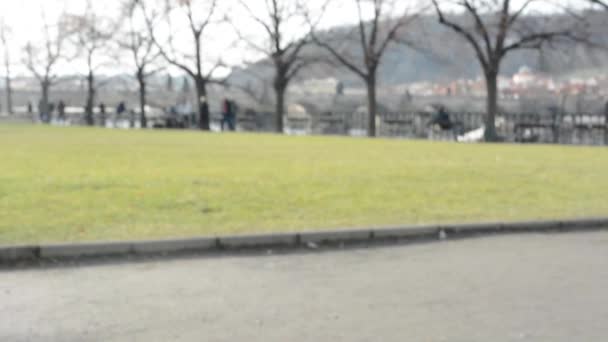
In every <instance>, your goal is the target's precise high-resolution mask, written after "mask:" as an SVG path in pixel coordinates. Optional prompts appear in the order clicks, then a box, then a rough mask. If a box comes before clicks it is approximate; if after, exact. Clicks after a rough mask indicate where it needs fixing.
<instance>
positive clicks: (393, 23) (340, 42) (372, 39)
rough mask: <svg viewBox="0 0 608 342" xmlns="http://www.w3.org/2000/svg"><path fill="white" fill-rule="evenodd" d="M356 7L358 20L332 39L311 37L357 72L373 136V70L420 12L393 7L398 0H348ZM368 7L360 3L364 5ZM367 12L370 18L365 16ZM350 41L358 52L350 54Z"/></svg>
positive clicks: (413, 7) (370, 131) (412, 8)
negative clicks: (361, 83) (364, 95)
mask: <svg viewBox="0 0 608 342" xmlns="http://www.w3.org/2000/svg"><path fill="white" fill-rule="evenodd" d="M349 1H350V2H351V3H352V2H353V1H354V4H355V5H356V7H357V14H358V23H357V25H356V26H355V28H354V29H353V30H351V31H349V32H346V33H345V34H344V35H339V36H335V35H334V36H333V38H334V41H331V40H330V39H323V38H321V37H320V35H318V34H316V33H314V31H313V35H312V37H313V40H314V42H315V43H316V44H317V45H319V46H320V47H322V48H324V49H325V50H326V51H327V52H329V54H330V55H331V56H332V57H333V58H334V59H335V61H337V62H338V63H339V64H341V65H342V66H344V67H346V68H347V69H348V70H350V71H351V72H353V73H354V74H356V75H357V76H359V77H360V78H361V79H362V80H363V82H364V83H365V86H366V88H367V106H368V122H367V134H368V136H370V137H374V136H376V115H377V97H376V91H377V81H378V80H377V73H378V68H379V67H380V65H381V63H382V58H383V56H384V54H385V52H386V51H387V48H388V47H389V46H390V45H391V44H392V43H396V42H400V41H401V42H405V40H404V39H402V37H403V35H404V32H403V31H404V30H405V29H406V27H407V26H408V25H410V24H412V23H413V22H414V21H415V20H416V19H417V18H418V15H419V13H420V11H419V9H418V8H416V7H418V4H417V3H416V2H414V3H415V4H414V5H413V6H411V7H408V8H406V9H403V10H397V7H396V6H397V5H398V4H401V2H399V1H396V0H349ZM368 5H369V7H367V8H368V11H366V10H365V9H364V6H368ZM370 16H371V19H369V20H368V19H367V18H369V17H370ZM353 42H355V44H356V45H354V46H358V50H359V52H358V53H356V54H355V55H352V54H351V50H352V47H353Z"/></svg>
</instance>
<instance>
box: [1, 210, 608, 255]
mask: <svg viewBox="0 0 608 342" xmlns="http://www.w3.org/2000/svg"><path fill="white" fill-rule="evenodd" d="M595 230H608V217H607V218H584V219H576V220H553V221H522V222H488V223H470V224H446V225H443V224H442V225H426V226H403V227H393V228H369V229H345V230H331V231H309V232H302V233H297V232H295V233H279V234H257V235H235V236H220V237H213V238H212V237H201V238H190V239H170V240H143V241H119V242H94V243H75V244H48V245H27V246H0V265H2V264H15V263H19V262H27V261H37V260H60V259H78V258H91V257H119V256H130V255H135V256H145V255H159V254H160V255H164V254H173V253H184V252H192V253H194V252H196V253H201V252H221V251H226V250H241V249H268V248H300V247H310V248H317V247H319V246H324V245H327V246H332V245H344V244H349V243H361V244H374V243H382V242H396V243H399V242H418V241H433V240H443V239H456V238H466V237H471V236H479V235H491V234H509V233H541V232H577V231H581V232H582V231H595Z"/></svg>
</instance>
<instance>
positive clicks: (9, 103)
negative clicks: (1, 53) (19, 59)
mask: <svg viewBox="0 0 608 342" xmlns="http://www.w3.org/2000/svg"><path fill="white" fill-rule="evenodd" d="M5 67H6V79H5V80H6V110H7V111H8V113H9V114H13V88H12V87H11V74H10V67H9V65H8V60H7V61H6V65H5Z"/></svg>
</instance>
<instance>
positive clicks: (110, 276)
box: [0, 233, 608, 342]
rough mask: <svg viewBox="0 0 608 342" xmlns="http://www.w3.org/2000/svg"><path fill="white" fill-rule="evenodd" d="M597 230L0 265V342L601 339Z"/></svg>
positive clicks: (607, 311) (602, 261)
mask: <svg viewBox="0 0 608 342" xmlns="http://www.w3.org/2000/svg"><path fill="white" fill-rule="evenodd" d="M607 336H608V233H588V234H563V235H521V236H502V237H491V238H480V239H473V240H463V241H449V242H443V243H431V244H423V245H410V246H400V247H387V248H374V249H359V250H347V251H334V252H327V253H316V254H308V253H304V254H295V255H287V256H285V255H283V256H277V255H275V256H259V257H251V258H246V257H220V258H196V259H195V258H191V259H180V260H169V261H159V260H156V261H150V262H143V263H130V264H115V265H101V266H100V265H97V266H87V267H80V268H55V269H47V270H25V271H10V272H3V273H0V341H29V340H32V341H264V342H266V341H290V342H291V341H297V342H299V341H400V342H401V341H605V340H606V338H607Z"/></svg>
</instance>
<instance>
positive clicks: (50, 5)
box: [0, 0, 584, 74]
mask: <svg viewBox="0 0 608 342" xmlns="http://www.w3.org/2000/svg"><path fill="white" fill-rule="evenodd" d="M245 1H246V3H247V4H248V5H249V6H251V8H252V9H253V10H254V11H256V12H258V13H262V12H263V10H264V0H245ZM415 1H422V0H409V1H408V0H398V3H399V4H400V5H398V6H401V7H399V8H396V9H394V10H393V13H395V14H398V13H401V11H402V10H403V6H408V5H407V4H408V3H409V4H411V3H413V2H415ZM522 1H525V0H515V1H514V3H515V4H517V3H518V2H522ZM555 1H556V3H558V4H565V3H566V2H573V3H575V4H579V5H580V4H582V3H583V2H584V0H555ZM86 3H87V2H86V1H85V0H0V18H2V19H3V20H5V22H6V23H7V24H8V25H9V26H10V27H11V29H12V37H11V41H10V46H11V54H12V59H13V62H16V63H15V64H16V66H15V68H14V69H15V73H16V74H24V73H26V71H25V69H23V68H22V67H19V66H18V65H17V64H19V63H18V62H19V60H20V59H21V52H22V50H23V46H24V45H25V44H26V43H27V42H28V41H34V42H36V41H39V40H40V37H41V27H42V23H41V21H42V20H41V18H42V16H44V17H45V18H46V20H47V21H48V22H53V21H56V18H57V17H58V16H59V15H60V14H61V13H66V12H67V13H72V14H79V13H82V12H83V11H84V9H85V7H86ZM120 3H121V0H104V1H93V6H94V7H95V10H96V12H97V13H98V14H99V15H108V16H116V13H117V12H118V9H119V7H120ZM219 3H220V4H221V5H222V6H223V7H222V9H221V13H222V14H223V13H228V14H229V15H230V16H231V17H232V18H233V20H234V22H235V23H237V24H238V26H239V28H240V30H241V32H243V33H246V34H247V35H248V36H249V37H250V38H253V39H258V40H259V42H260V43H262V40H261V39H262V37H263V36H262V35H261V32H263V31H262V29H261V27H260V26H259V25H258V24H256V23H255V22H254V21H252V20H250V19H249V17H248V16H247V15H246V12H245V11H244V10H243V9H242V7H240V6H239V5H238V2H237V1H234V0H219ZM306 3H307V4H308V5H309V6H312V7H313V8H318V7H319V6H320V4H321V3H324V0H308V1H306ZM353 3H354V1H352V0H350V1H349V0H334V3H333V6H332V7H330V8H331V10H330V11H328V12H327V13H326V14H325V15H324V17H323V18H324V20H323V21H322V22H321V25H322V26H323V27H330V26H333V25H344V24H350V23H353V22H355V20H356V19H357V12H356V9H355V7H354V6H353V5H352V4H353ZM222 14H220V15H222ZM176 22H178V24H177V25H176V27H174V29H175V30H176V31H177V32H178V33H180V32H183V31H181V30H183V28H182V29H180V28H179V21H178V20H176ZM183 22H184V21H183V20H182V21H181V23H183ZM303 27H306V25H303V23H302V22H294V23H293V25H292V26H291V27H290V28H289V32H290V34H291V35H295V36H297V35H301V34H303V33H305V30H304V29H303ZM161 30H162V28H161ZM209 33H210V34H211V35H212V36H213V39H209V40H207V41H206V44H207V45H206V46H207V50H206V51H207V53H208V55H207V59H209V60H215V59H217V58H219V57H220V56H221V58H222V59H223V60H225V61H226V62H228V63H231V64H238V63H240V62H242V61H244V60H245V61H251V60H254V59H256V58H259V57H260V55H259V54H257V53H255V52H253V51H251V50H248V49H244V48H243V45H242V44H241V46H234V41H235V39H236V35H235V33H234V30H233V29H232V28H231V27H230V26H229V25H223V26H217V27H215V28H213V29H212V30H211V31H209ZM178 36H179V37H181V39H182V40H183V41H182V45H183V46H186V47H187V46H188V44H187V39H188V38H189V36H188V35H187V34H178ZM0 58H1V57H0ZM124 64H125V67H123V68H117V66H116V65H117V64H116V63H115V62H114V63H110V64H108V66H107V67H106V68H105V69H104V70H102V72H105V73H111V72H128V71H129V70H130V69H128V60H125V63H124ZM102 69H103V68H102ZM119 69H122V70H119ZM60 72H61V73H69V74H75V73H81V72H83V64H82V63H81V62H78V61H72V62H70V63H63V65H62V66H60ZM173 72H176V70H173Z"/></svg>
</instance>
